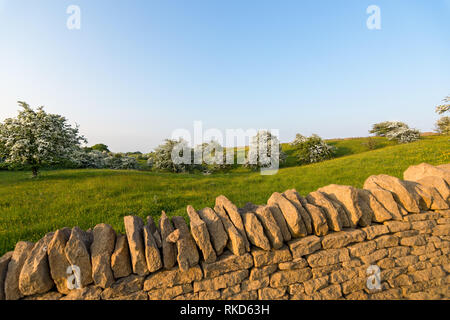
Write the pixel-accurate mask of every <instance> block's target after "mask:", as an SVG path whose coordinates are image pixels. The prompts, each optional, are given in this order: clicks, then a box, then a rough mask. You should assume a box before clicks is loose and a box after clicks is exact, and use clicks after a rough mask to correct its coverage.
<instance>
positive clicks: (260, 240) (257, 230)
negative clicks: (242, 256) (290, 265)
mask: <svg viewBox="0 0 450 320" xmlns="http://www.w3.org/2000/svg"><path fill="white" fill-rule="evenodd" d="M242 220H243V222H244V227H245V231H246V233H247V238H248V240H249V241H250V242H251V243H252V244H253V245H255V246H256V247H258V248H261V249H263V250H270V243H269V239H267V237H266V235H265V234H264V229H263V226H262V224H261V222H259V220H258V218H257V217H256V215H255V214H254V213H252V212H243V213H242Z"/></svg>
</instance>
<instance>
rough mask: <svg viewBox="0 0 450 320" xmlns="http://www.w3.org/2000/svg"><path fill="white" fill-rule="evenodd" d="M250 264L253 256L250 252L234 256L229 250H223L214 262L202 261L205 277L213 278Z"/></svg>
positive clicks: (249, 266) (251, 264)
mask: <svg viewBox="0 0 450 320" xmlns="http://www.w3.org/2000/svg"><path fill="white" fill-rule="evenodd" d="M252 266H253V257H252V255H251V254H250V253H245V254H244V255H242V256H236V255H234V254H232V253H231V252H230V251H225V252H224V253H223V254H222V255H221V256H220V257H219V258H218V259H217V261H215V262H212V263H206V262H203V263H202V268H203V272H204V276H205V278H214V277H217V276H220V275H221V274H224V273H227V272H231V271H237V270H242V269H249V268H251V267H252Z"/></svg>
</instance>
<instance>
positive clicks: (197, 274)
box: [144, 266, 203, 291]
mask: <svg viewBox="0 0 450 320" xmlns="http://www.w3.org/2000/svg"><path fill="white" fill-rule="evenodd" d="M201 279H203V272H202V269H201V268H200V266H195V267H193V268H190V269H189V270H186V271H181V270H180V269H179V268H177V267H175V268H172V269H170V270H160V271H158V272H155V273H152V274H150V275H149V276H148V277H147V278H146V279H145V281H144V290H145V291H150V290H153V289H160V288H171V287H173V286H177V285H183V284H188V283H192V282H193V281H199V280H201Z"/></svg>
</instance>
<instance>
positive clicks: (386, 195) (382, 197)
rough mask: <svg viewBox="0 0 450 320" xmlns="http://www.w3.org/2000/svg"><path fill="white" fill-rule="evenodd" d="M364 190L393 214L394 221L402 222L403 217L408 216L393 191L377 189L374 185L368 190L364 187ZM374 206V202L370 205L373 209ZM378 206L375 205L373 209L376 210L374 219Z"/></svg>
mask: <svg viewBox="0 0 450 320" xmlns="http://www.w3.org/2000/svg"><path fill="white" fill-rule="evenodd" d="M363 190H367V191H369V192H370V194H372V195H373V196H374V198H375V199H376V200H377V201H378V202H379V203H380V204H381V205H382V206H383V207H384V208H385V209H386V210H387V211H388V212H389V213H390V214H391V216H392V219H393V220H402V216H403V215H405V214H407V212H406V210H405V209H403V207H402V206H401V205H400V204H399V203H397V202H396V201H395V199H394V195H393V193H392V192H391V191H389V190H385V189H382V188H380V187H376V186H374V185H372V186H370V187H367V188H366V187H364V189H363ZM369 201H370V199H369ZM372 204H373V203H372V202H370V203H369V205H370V206H371V208H372ZM376 206H377V205H376V204H375V205H374V207H373V208H372V210H374V217H375V207H376ZM381 216H383V213H381Z"/></svg>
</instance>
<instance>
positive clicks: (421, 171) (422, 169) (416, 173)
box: [403, 163, 450, 185]
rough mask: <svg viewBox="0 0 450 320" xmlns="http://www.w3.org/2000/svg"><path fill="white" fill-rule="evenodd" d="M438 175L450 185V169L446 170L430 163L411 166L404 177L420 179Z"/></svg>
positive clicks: (412, 179) (411, 179)
mask: <svg viewBox="0 0 450 320" xmlns="http://www.w3.org/2000/svg"><path fill="white" fill-rule="evenodd" d="M429 176H436V177H439V178H442V179H444V180H445V181H446V182H447V184H449V185H450V171H448V170H445V169H444V168H443V167H435V166H432V165H430V164H428V163H421V164H419V165H416V166H410V167H409V168H408V169H406V171H405V172H404V173H403V178H404V179H405V180H410V181H417V180H418V179H421V178H424V177H429Z"/></svg>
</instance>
